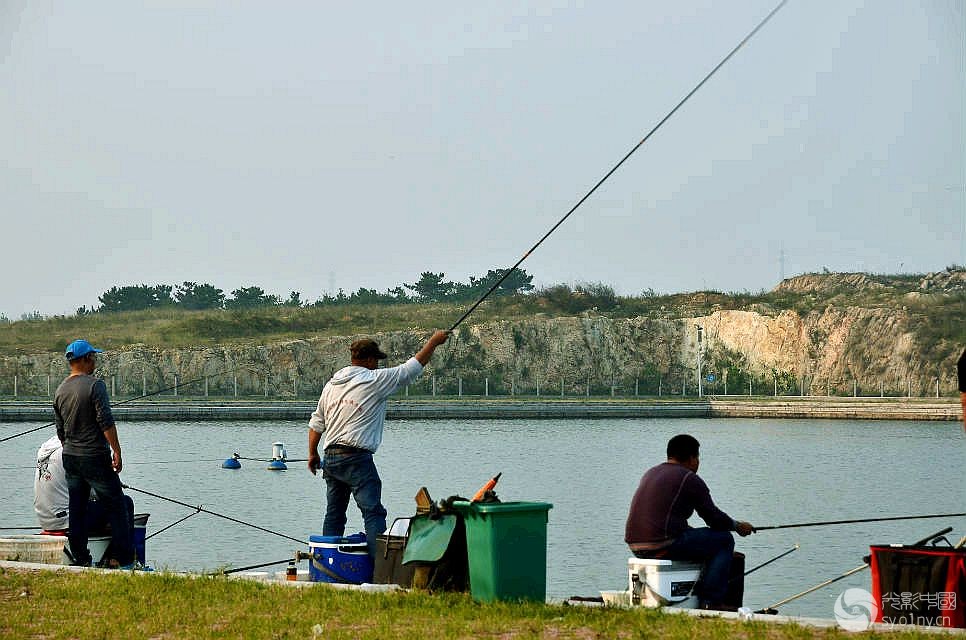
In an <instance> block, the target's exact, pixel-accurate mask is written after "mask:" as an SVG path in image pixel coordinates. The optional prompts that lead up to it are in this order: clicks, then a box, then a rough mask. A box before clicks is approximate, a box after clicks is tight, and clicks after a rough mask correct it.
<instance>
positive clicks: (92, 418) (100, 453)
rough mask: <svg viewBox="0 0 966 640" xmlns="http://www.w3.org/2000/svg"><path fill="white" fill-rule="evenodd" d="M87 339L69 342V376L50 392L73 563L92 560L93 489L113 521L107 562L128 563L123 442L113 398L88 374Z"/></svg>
mask: <svg viewBox="0 0 966 640" xmlns="http://www.w3.org/2000/svg"><path fill="white" fill-rule="evenodd" d="M98 353H101V350H100V349H95V348H94V347H93V346H91V344H90V343H89V342H88V341H87V340H75V341H73V342H71V343H70V344H69V345H67V353H66V356H67V362H68V363H69V364H70V375H69V376H68V377H67V379H66V380H64V381H63V382H62V383H60V386H59V387H57V392H56V393H55V394H54V420H55V422H56V423H57V437H58V438H60V441H61V442H63V443H64V452H63V462H64V472H65V474H66V476H67V492H68V502H69V504H70V531H69V532H68V534H67V539H68V541H69V542H70V549H71V554H72V556H73V562H72V564H77V565H83V566H88V565H90V563H91V555H90V551H89V550H88V549H87V538H88V531H87V523H86V520H87V518H86V513H87V508H88V507H87V500H88V498H89V497H90V492H91V489H93V490H94V492H95V493H96V494H97V499H98V501H99V502H101V504H102V506H103V508H104V511H105V512H106V513H107V515H108V521H109V522H110V523H111V547H110V550H109V553H110V554H111V556H112V557H111V558H110V559H108V561H107V565H108V566H112V567H124V568H128V567H130V566H132V565H133V562H134V548H133V546H132V544H131V531H130V526H131V525H130V514H128V512H127V511H128V506H127V503H126V502H125V500H124V494H123V492H122V491H121V480H120V478H118V476H117V474H119V473H120V472H121V444H120V442H119V441H118V439H117V427H116V426H115V425H114V416H113V415H112V414H111V402H110V400H109V399H108V396H107V386H106V385H105V384H104V381H103V380H100V379H98V378H95V377H94V376H93V375H92V374H93V373H94V368H95V367H96V366H97V354H98Z"/></svg>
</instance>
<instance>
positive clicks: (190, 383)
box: [0, 0, 787, 442]
mask: <svg viewBox="0 0 966 640" xmlns="http://www.w3.org/2000/svg"><path fill="white" fill-rule="evenodd" d="M786 1H787V0H786ZM247 366H248V365H246V364H240V365H238V366H237V367H233V368H231V369H226V370H225V371H221V372H219V373H213V374H210V375H206V376H202V377H201V378H195V379H194V380H188V381H187V382H178V383H177V384H175V385H172V386H170V387H165V388H164V389H158V390H157V391H152V392H151V393H145V394H143V395H140V396H135V397H133V398H128V399H127V400H121V401H120V402H115V403H112V404H113V406H115V407H119V406H121V405H122V404H127V403H128V402H134V401H135V400H143V399H144V398H150V397H151V396H156V395H158V394H161V393H164V392H165V391H171V390H172V389H177V388H178V387H187V386H189V385H192V384H194V383H196V382H201V381H202V380H205V379H207V378H217V377H218V376H223V375H225V374H228V373H233V372H235V371H238V370H239V369H242V368H244V367H247ZM55 424H57V423H56V422H48V423H47V424H45V425H43V426H40V427H36V428H34V429H30V430H28V431H23V432H21V433H15V434H14V435H12V436H7V437H6V438H0V442H6V441H7V440H13V439H14V438H19V437H20V436H25V435H27V434H29V433H33V432H35V431H40V430H41V429H46V428H47V427H52V426H54V425H55Z"/></svg>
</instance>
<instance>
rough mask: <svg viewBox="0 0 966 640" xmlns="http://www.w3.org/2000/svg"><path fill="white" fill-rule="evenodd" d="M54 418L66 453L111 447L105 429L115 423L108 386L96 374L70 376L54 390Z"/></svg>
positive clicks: (94, 452) (80, 453)
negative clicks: (108, 395) (105, 435)
mask: <svg viewBox="0 0 966 640" xmlns="http://www.w3.org/2000/svg"><path fill="white" fill-rule="evenodd" d="M54 421H55V422H56V423H57V437H58V438H60V441H61V442H63V443H64V453H65V454H67V455H73V456H92V455H99V454H103V453H105V452H106V451H107V449H108V448H109V445H108V443H107V438H105V437H104V432H105V431H106V430H108V429H110V428H111V427H113V426H114V416H113V415H112V414H111V402H110V400H109V399H108V397H107V386H106V385H105V384H104V381H103V380H99V379H98V378H95V377H94V376H88V375H77V376H71V377H69V378H67V379H66V380H64V381H63V382H61V383H60V386H59V387H57V391H56V393H54Z"/></svg>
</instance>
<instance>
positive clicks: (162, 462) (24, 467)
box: [0, 458, 303, 471]
mask: <svg viewBox="0 0 966 640" xmlns="http://www.w3.org/2000/svg"><path fill="white" fill-rule="evenodd" d="M223 460H224V458H195V459H194V460H140V461H138V462H128V461H127V460H125V461H124V466H125V467H129V466H132V465H135V464H189V463H195V462H222V461H223ZM298 462H303V461H302V460H299V461H298ZM36 468H37V465H31V466H29V467H28V466H20V467H0V469H3V470H4V471H12V470H15V469H36Z"/></svg>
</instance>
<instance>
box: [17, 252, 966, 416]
mask: <svg viewBox="0 0 966 640" xmlns="http://www.w3.org/2000/svg"><path fill="white" fill-rule="evenodd" d="M963 290H966V272H963V271H961V270H959V271H956V270H947V272H941V273H939V274H929V275H927V276H925V277H918V278H910V277H904V276H903V277H896V278H893V279H892V280H890V279H888V278H883V277H872V276H869V275H867V274H815V275H806V276H799V277H797V278H792V279H789V280H786V281H785V282H783V283H782V284H780V285H779V286H778V287H777V288H776V289H775V291H774V292H772V293H773V294H774V295H773V296H772V300H773V301H774V300H781V299H783V298H782V296H790V295H793V296H795V300H796V301H798V303H797V305H793V306H794V308H785V309H780V308H779V307H777V306H776V305H775V304H773V303H771V302H768V303H760V302H756V303H754V304H751V305H749V307H748V308H747V309H744V310H725V309H719V310H714V311H710V312H709V313H707V314H705V315H695V316H689V317H680V318H667V317H662V316H661V314H656V315H655V316H654V317H650V316H648V317H645V316H640V317H631V318H613V317H606V316H605V315H602V314H600V313H597V312H594V311H590V312H585V313H583V314H581V315H580V316H578V317H555V318H549V317H539V316H538V317H533V318H529V319H523V320H514V321H497V322H490V323H484V324H470V325H464V326H462V327H460V329H459V330H458V331H457V334H456V336H455V337H454V339H453V340H451V341H450V343H449V344H447V345H446V346H444V347H442V348H441V349H440V350H439V351H438V352H437V356H436V357H435V358H434V360H433V362H432V364H431V366H430V367H429V368H428V369H427V371H426V373H425V374H424V376H423V378H422V380H421V381H420V383H419V384H418V385H416V388H414V389H412V390H411V391H412V392H413V393H432V390H433V387H434V385H435V388H436V390H437V392H438V393H447V394H452V393H458V392H459V390H460V387H461V386H462V390H463V392H464V393H466V394H482V393H486V392H489V393H491V394H496V393H509V392H511V391H512V392H514V393H528V394H533V393H536V392H537V390H538V389H539V390H540V392H541V393H542V394H545V395H553V394H559V393H560V392H561V390H563V392H564V393H566V394H567V395H583V394H586V393H591V394H606V393H611V392H612V390H613V393H617V394H633V393H635V392H638V393H640V394H642V395H644V394H657V393H662V394H668V393H675V394H680V393H682V391H684V392H686V393H687V394H688V395H692V394H693V393H694V391H695V387H696V381H697V378H698V376H697V368H698V360H699V352H700V355H701V358H700V359H701V367H702V378H703V380H704V384H705V387H706V389H707V390H708V391H709V392H710V393H717V394H722V393H725V392H728V393H748V391H749V388H750V389H751V390H752V391H753V392H754V393H755V394H760V393H766V394H771V393H774V392H775V390H776V389H777V391H778V392H779V393H795V394H797V393H801V392H802V390H803V389H804V392H805V393H806V394H809V393H811V394H815V395H824V394H825V393H827V392H828V393H832V394H836V393H838V394H845V395H851V394H852V393H853V390H857V391H858V392H859V393H861V394H864V395H878V394H879V393H884V394H886V395H905V394H911V395H928V396H933V395H935V393H936V384H937V381H938V384H939V389H940V392H941V393H942V394H943V395H950V394H952V393H954V391H955V385H956V381H955V361H956V359H957V358H958V356H959V354H960V353H961V350H962V348H963V345H962V344H960V343H959V341H957V339H956V338H955V336H956V335H961V334H962V317H961V316H957V315H956V314H955V313H952V314H951V313H950V309H949V305H950V304H954V305H955V304H958V305H959V307H962V305H963ZM863 296H864V298H863ZM856 299H864V300H865V301H866V302H865V303H864V304H849V303H848V302H849V301H855V300H856ZM950 300H951V301H952V302H950ZM959 307H956V308H959ZM662 309H663V307H662ZM954 311H955V309H954ZM937 318H939V319H940V320H937ZM943 318H945V319H943ZM937 322H938V324H937ZM699 326H700V327H702V330H703V336H704V339H703V341H702V343H701V344H700V347H699V344H698V340H697V335H698V330H697V327H699ZM950 327H952V328H950ZM426 335H427V333H426V332H421V331H416V330H410V331H402V332H394V333H383V334H376V335H374V336H372V337H374V338H375V339H376V340H377V341H379V342H380V344H381V345H382V346H383V349H384V350H385V351H386V352H387V353H388V354H389V363H390V364H395V363H399V362H402V361H403V360H405V359H406V358H407V357H409V356H410V355H412V354H413V353H414V352H415V351H416V350H418V348H419V347H420V345H421V343H422V340H423V339H424V338H425V336H426ZM358 337H361V336H343V337H310V338H306V339H304V340H289V341H284V342H274V343H271V344H234V345H226V346H221V347H216V348H192V349H163V348H158V347H150V346H145V345H135V346H133V347H130V348H126V349H124V350H120V351H114V352H111V353H107V354H104V356H103V357H102V358H101V364H100V375H102V376H103V377H104V378H105V379H106V380H109V381H110V385H111V389H112V391H113V393H114V394H115V395H117V396H123V397H128V396H134V395H140V394H142V393H151V392H154V391H156V390H158V389H161V388H166V387H173V386H174V385H175V384H177V385H178V387H179V393H180V394H182V395H193V396H197V395H204V394H205V393H206V389H207V393H208V394H210V395H213V396H234V395H238V396H256V395H257V396H261V397H265V396H268V397H271V398H280V397H282V398H284V397H292V396H293V395H297V396H299V397H309V396H312V395H315V394H317V393H318V392H319V390H320V389H321V387H322V385H323V384H324V383H325V381H326V380H327V379H328V377H329V376H331V374H332V372H333V371H335V370H336V369H338V368H340V367H342V366H345V365H346V364H348V351H347V346H348V344H349V343H350V342H351V341H352V340H354V339H356V338H358ZM65 371H66V365H65V363H64V362H63V357H62V356H61V355H60V354H38V355H31V356H20V357H15V358H5V359H0V395H3V396H9V395H10V394H11V392H12V391H13V387H14V384H16V386H17V394H18V396H24V397H26V396H46V393H47V389H46V385H47V378H48V376H49V377H50V380H51V385H52V386H56V384H57V383H58V382H59V380H60V378H61V377H62V376H63V375H64V373H65ZM709 375H711V376H713V381H709V380H708V376H709ZM15 378H16V383H15V382H14V379H15ZM189 382H191V384H190V385H188V386H186V384H187V383H189ZM173 393H174V390H173V389H172V390H171V391H169V392H168V394H169V395H170V394H173Z"/></svg>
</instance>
